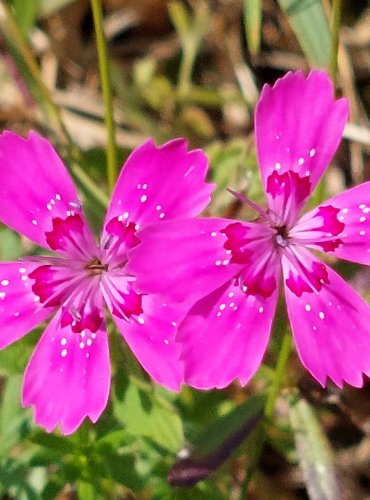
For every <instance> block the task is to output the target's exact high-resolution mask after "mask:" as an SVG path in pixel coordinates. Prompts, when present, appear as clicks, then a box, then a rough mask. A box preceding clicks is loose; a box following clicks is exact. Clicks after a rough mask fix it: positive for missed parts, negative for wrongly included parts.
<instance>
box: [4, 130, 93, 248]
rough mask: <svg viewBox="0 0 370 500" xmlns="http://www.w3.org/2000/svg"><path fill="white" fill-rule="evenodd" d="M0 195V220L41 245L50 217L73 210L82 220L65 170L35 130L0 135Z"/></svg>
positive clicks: (44, 238)
mask: <svg viewBox="0 0 370 500" xmlns="http://www.w3.org/2000/svg"><path fill="white" fill-rule="evenodd" d="M0 198H1V204H0V221H1V222H3V223H4V224H6V225H7V226H9V227H11V228H12V229H14V230H15V231H18V232H20V233H22V234H24V235H25V236H27V238H29V239H31V240H32V241H34V242H35V243H37V244H38V245H40V246H42V247H45V248H49V246H48V244H47V242H46V236H45V233H46V232H47V231H51V230H52V227H53V226H52V220H53V219H55V218H60V219H65V218H67V217H68V216H71V215H73V214H74V213H78V214H79V215H80V216H81V217H82V218H83V219H84V217H83V214H82V210H81V204H80V202H79V200H78V194H77V191H76V188H75V186H74V184H73V181H72V179H71V177H70V175H69V173H68V171H67V169H66V168H65V166H64V164H63V162H62V161H61V159H60V158H59V156H58V155H57V153H56V152H55V150H54V148H53V147H52V145H51V144H50V143H49V142H48V141H47V140H46V139H43V138H42V137H40V136H39V135H38V134H36V133H35V132H30V133H29V135H28V138H27V139H23V138H22V137H20V136H18V135H16V134H14V133H12V132H4V133H3V134H2V135H1V136H0Z"/></svg>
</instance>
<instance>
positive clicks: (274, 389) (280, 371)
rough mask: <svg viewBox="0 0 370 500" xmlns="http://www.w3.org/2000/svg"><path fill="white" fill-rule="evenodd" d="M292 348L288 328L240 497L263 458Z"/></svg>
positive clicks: (244, 494) (242, 496)
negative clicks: (268, 431) (270, 424)
mask: <svg viewBox="0 0 370 500" xmlns="http://www.w3.org/2000/svg"><path fill="white" fill-rule="evenodd" d="M291 350H292V335H291V333H290V331H289V330H288V329H286V331H285V333H284V337H283V340H282V342H281V347H280V351H279V356H278V359H277V362H276V368H275V372H274V377H273V380H272V383H271V385H270V387H269V390H268V393H267V401H266V405H265V409H264V418H263V421H262V422H261V424H260V425H259V426H258V428H257V430H256V433H255V442H254V451H255V453H254V456H253V458H252V461H251V464H250V466H249V470H248V472H247V474H246V477H245V480H244V483H243V484H242V486H241V489H240V499H244V498H247V492H248V488H249V484H250V482H251V480H252V477H253V475H254V473H255V471H256V469H257V465H258V462H259V460H260V458H261V454H262V449H263V445H264V443H265V440H266V435H267V431H266V429H267V426H268V424H269V423H270V421H271V418H272V415H273V411H274V407H275V403H276V399H277V397H278V395H279V392H280V389H281V387H282V384H283V380H284V375H285V371H286V367H287V364H288V361H289V356H290V353H291Z"/></svg>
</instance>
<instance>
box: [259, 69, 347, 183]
mask: <svg viewBox="0 0 370 500" xmlns="http://www.w3.org/2000/svg"><path fill="white" fill-rule="evenodd" d="M347 118H348V102H347V99H339V100H337V101H335V100H334V97H333V85H332V83H331V81H330V79H329V77H328V76H327V74H326V73H325V72H324V71H317V70H316V71H315V70H314V71H311V72H310V73H309V75H308V77H307V78H305V76H304V75H303V73H302V72H301V71H298V72H296V73H291V72H290V73H288V74H287V75H286V76H284V77H283V78H281V79H279V80H278V81H277V82H276V83H275V85H274V86H273V87H272V88H271V87H270V86H268V85H265V86H264V88H263V91H262V94H261V98H260V101H259V103H258V105H257V108H256V115H255V129H256V141H257V151H258V158H259V164H260V169H261V175H262V180H263V184H264V186H265V189H266V185H267V179H268V177H269V176H270V175H271V173H272V172H273V171H274V170H277V171H278V172H279V173H280V174H281V173H284V172H287V171H288V170H291V171H293V172H296V173H298V174H299V175H300V176H301V177H305V176H309V181H310V183H311V190H313V189H314V187H315V186H316V184H317V182H318V181H319V179H320V177H321V175H322V173H323V172H324V170H325V168H326V167H327V165H328V164H329V162H330V160H331V159H332V157H333V155H334V153H335V151H336V149H337V147H338V145H339V142H340V140H341V137H342V133H343V128H344V125H345V123H346V121H347Z"/></svg>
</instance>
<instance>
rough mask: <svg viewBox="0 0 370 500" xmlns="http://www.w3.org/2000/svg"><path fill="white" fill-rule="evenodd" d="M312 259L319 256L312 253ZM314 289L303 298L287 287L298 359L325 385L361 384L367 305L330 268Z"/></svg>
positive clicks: (369, 356) (369, 352) (368, 342)
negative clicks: (319, 284) (329, 381)
mask: <svg viewBox="0 0 370 500" xmlns="http://www.w3.org/2000/svg"><path fill="white" fill-rule="evenodd" d="M312 262H317V260H316V259H315V258H314V257H313V256H312ZM326 270H327V273H328V283H323V287H322V289H321V290H319V291H318V292H307V291H305V292H303V293H302V295H301V296H298V295H297V294H296V293H294V292H292V291H291V290H290V289H289V288H288V287H285V295H286V301H287V307H288V314H289V319H290V323H291V326H292V331H293V336H294V340H295V344H296V347H297V351H298V354H299V357H300V359H301V361H302V363H303V365H304V366H305V367H306V368H307V370H308V371H309V372H310V373H311V374H312V376H313V377H314V378H315V379H316V380H318V382H320V384H321V385H323V386H324V385H325V384H326V382H327V378H331V379H332V380H333V382H334V383H335V384H337V385H338V386H339V387H342V386H343V383H344V382H347V383H349V384H351V385H353V386H355V387H361V386H362V385H363V376H362V374H363V373H365V374H366V375H368V376H369V375H370V308H369V306H368V304H366V302H365V301H364V300H363V299H362V298H361V297H360V296H359V295H358V294H357V293H356V292H355V291H354V290H353V289H352V288H351V287H350V286H349V285H348V284H347V283H346V282H345V281H344V280H343V279H342V278H341V277H340V276H339V275H338V274H336V273H335V272H334V271H333V270H332V269H330V268H329V267H326Z"/></svg>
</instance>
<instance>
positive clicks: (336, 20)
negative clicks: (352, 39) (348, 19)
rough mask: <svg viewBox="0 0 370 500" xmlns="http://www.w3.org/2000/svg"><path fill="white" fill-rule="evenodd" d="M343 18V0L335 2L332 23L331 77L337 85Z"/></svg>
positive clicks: (335, 0)
mask: <svg viewBox="0 0 370 500" xmlns="http://www.w3.org/2000/svg"><path fill="white" fill-rule="evenodd" d="M341 17H342V0H333V7H332V22H331V57H330V76H331V78H332V80H333V82H334V83H335V81H336V78H337V70H338V48H339V31H340V23H341Z"/></svg>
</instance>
